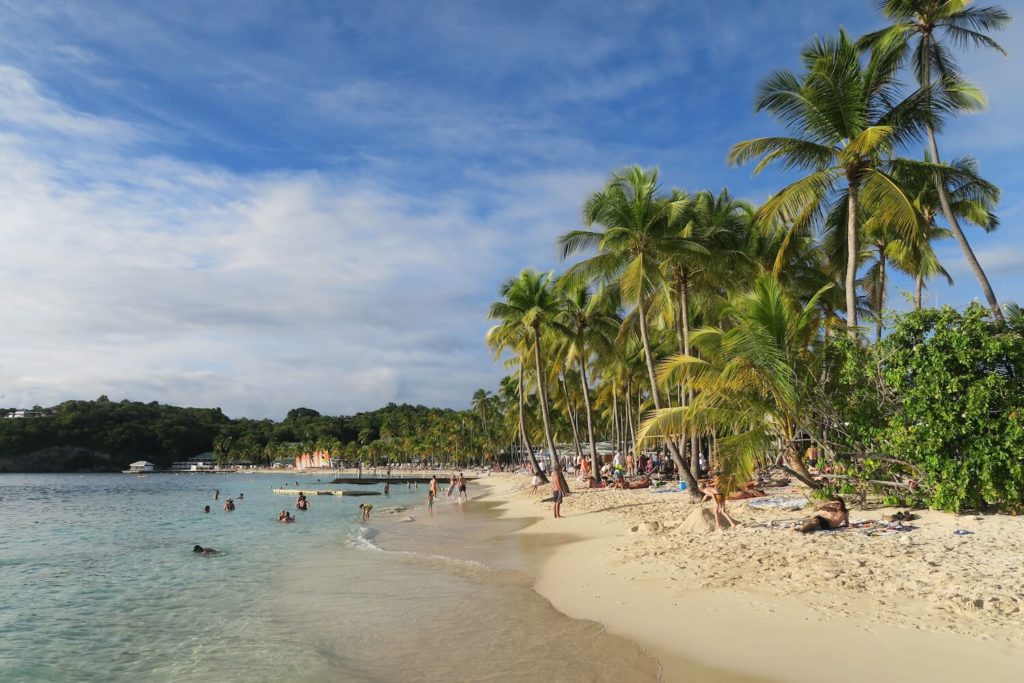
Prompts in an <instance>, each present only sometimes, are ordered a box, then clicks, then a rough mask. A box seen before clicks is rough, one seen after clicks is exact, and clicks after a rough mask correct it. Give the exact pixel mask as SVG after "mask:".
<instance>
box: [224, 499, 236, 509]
mask: <svg viewBox="0 0 1024 683" xmlns="http://www.w3.org/2000/svg"><path fill="white" fill-rule="evenodd" d="M234 511H235V501H233V500H231V499H230V498H228V502H226V503H224V512H234Z"/></svg>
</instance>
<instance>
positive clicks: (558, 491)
mask: <svg viewBox="0 0 1024 683" xmlns="http://www.w3.org/2000/svg"><path fill="white" fill-rule="evenodd" d="M564 497H565V492H564V491H562V480H561V477H551V501H552V503H553V505H552V510H553V511H554V513H555V518H556V519H557V518H559V517H561V516H562V499H563V498H564Z"/></svg>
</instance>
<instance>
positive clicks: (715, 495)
mask: <svg viewBox="0 0 1024 683" xmlns="http://www.w3.org/2000/svg"><path fill="white" fill-rule="evenodd" d="M700 483H701V484H703V485H704V487H703V488H702V489H701V490H700V491H701V493H703V494H704V497H703V498H701V499H700V506H701V507H704V503H706V502H708V501H709V500H713V501H715V529H717V530H719V531H721V530H722V520H721V518H722V517H725V519H727V520H728V521H729V524H730V525H731V526H736V520H735V519H733V518H732V517H730V516H729V512H728V511H727V510H726V509H725V495H724V494H723V493H722V492H721V491H720V490H719V489H718V478H717V477H716V478H714V479H702V480H701V482H700Z"/></svg>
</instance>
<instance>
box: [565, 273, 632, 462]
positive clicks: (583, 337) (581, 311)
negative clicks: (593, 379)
mask: <svg viewBox="0 0 1024 683" xmlns="http://www.w3.org/2000/svg"><path fill="white" fill-rule="evenodd" d="M563 296H564V299H563V308H562V312H561V318H562V327H563V328H564V329H565V331H566V333H565V342H566V344H565V357H566V360H567V362H568V363H570V364H571V363H572V362H573V361H575V362H576V365H577V367H578V368H579V371H580V384H581V389H582V393H583V409H584V412H585V413H586V417H587V442H588V444H589V446H590V464H591V475H592V477H593V479H594V480H595V482H596V481H597V480H598V478H599V477H600V474H599V473H600V471H601V463H600V460H599V459H598V456H597V440H596V439H595V437H594V409H593V406H592V404H591V398H590V378H589V376H588V372H587V366H588V365H589V364H590V363H591V355H592V354H594V353H595V352H602V353H604V352H607V351H609V350H610V348H611V345H612V340H613V339H614V338H615V333H616V332H617V331H618V327H619V322H620V321H619V318H618V316H617V315H616V314H615V310H614V306H613V305H609V299H608V298H607V297H603V296H595V295H594V294H593V293H592V292H591V290H590V287H589V286H587V285H579V286H576V287H574V288H572V289H571V290H569V291H567V292H565V293H564V294H563Z"/></svg>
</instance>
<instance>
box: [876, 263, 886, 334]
mask: <svg viewBox="0 0 1024 683" xmlns="http://www.w3.org/2000/svg"><path fill="white" fill-rule="evenodd" d="M877 295H878V297H877V299H878V300H877V301H876V302H875V305H876V309H875V310H876V314H877V315H878V319H877V320H875V343H878V342H880V341H882V325H883V323H884V321H883V319H882V306H884V305H885V248H884V247H881V246H879V249H878V292H877Z"/></svg>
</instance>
